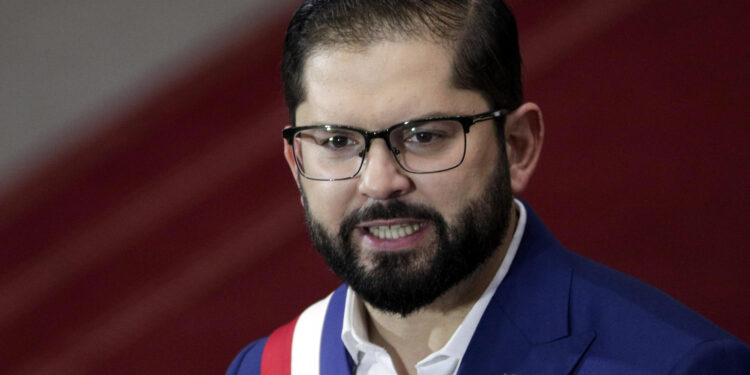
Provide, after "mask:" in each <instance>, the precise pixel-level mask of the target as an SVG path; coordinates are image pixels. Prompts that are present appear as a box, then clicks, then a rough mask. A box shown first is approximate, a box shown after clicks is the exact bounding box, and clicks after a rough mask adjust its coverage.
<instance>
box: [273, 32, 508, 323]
mask: <svg viewBox="0 0 750 375" xmlns="http://www.w3.org/2000/svg"><path fill="white" fill-rule="evenodd" d="M451 69H452V67H451V56H450V52H449V51H448V50H447V49H445V48H443V47H441V46H439V45H437V44H433V43H429V42H424V41H416V40H411V41H401V42H388V41H383V42H377V43H374V44H372V45H370V46H368V47H363V48H359V49H352V48H323V49H321V50H319V51H317V52H316V53H314V54H313V55H312V56H311V57H310V58H309V59H308V61H307V64H306V66H305V70H304V87H305V90H306V95H305V97H306V100H305V101H304V102H303V103H301V104H300V106H299V107H298V108H297V112H296V120H297V124H298V125H315V124H338V125H353V126H357V127H361V128H364V129H367V130H381V129H384V128H386V127H388V126H390V125H392V124H395V123H399V122H402V121H405V120H410V119H418V118H425V117H435V116H441V115H445V116H450V115H470V114H477V113H481V112H486V111H488V110H490V109H496V108H488V105H487V103H486V101H485V100H484V98H483V97H482V96H481V95H480V94H479V93H478V92H474V91H468V90H462V89H457V88H455V87H453V85H452V84H451ZM466 136H467V139H466V156H465V158H464V161H463V163H462V164H461V165H460V166H459V167H458V168H455V169H452V170H448V171H445V172H440V173H432V174H411V173H408V172H405V171H403V170H402V169H401V168H400V167H399V166H398V164H397V163H396V161H395V160H394V158H393V155H392V154H391V153H390V151H389V150H388V149H387V147H386V145H385V142H383V141H382V140H380V139H379V140H375V141H373V143H372V145H371V147H370V150H369V152H368V153H367V156H366V160H365V163H364V165H363V167H362V169H361V171H360V173H359V174H358V175H357V177H355V178H353V179H350V180H344V181H333V182H329V181H311V180H307V179H305V178H299V177H298V176H295V177H298V181H299V183H300V188H301V189H302V191H303V200H304V205H305V211H306V216H307V221H308V226H309V228H310V230H311V234H312V238H313V242H314V244H315V246H316V248H317V249H318V250H319V251H320V252H321V254H323V256H324V257H325V258H326V261H327V262H328V264H329V265H330V266H331V268H332V269H333V270H334V272H336V273H337V275H338V276H339V277H340V278H341V279H342V280H343V281H345V282H348V283H349V284H350V285H351V286H352V288H353V289H354V290H355V291H357V292H358V294H359V295H360V296H361V297H362V298H364V299H365V300H366V301H368V302H369V303H370V304H372V305H373V306H375V307H378V308H380V309H382V310H385V311H390V312H395V313H400V314H402V315H406V314H408V313H410V312H412V311H414V310H416V309H418V308H420V307H423V306H425V305H427V304H429V303H431V302H432V301H434V300H435V299H436V298H437V297H439V296H440V295H442V294H443V293H444V292H445V291H446V290H447V289H449V288H450V287H452V286H454V285H456V284H457V283H458V282H459V281H461V280H463V279H465V278H466V277H467V276H468V275H469V274H471V273H472V272H473V271H474V270H475V269H476V268H477V267H478V266H479V265H480V264H481V263H482V262H483V261H484V260H485V259H486V258H487V257H489V255H491V254H492V253H493V252H494V251H495V250H496V249H497V247H498V246H499V245H500V241H501V240H502V238H503V236H504V234H505V229H506V228H507V225H508V224H507V221H508V213H509V210H510V206H511V194H510V188H509V186H508V184H509V183H508V175H507V170H506V168H505V167H504V164H505V163H504V162H503V161H502V160H501V158H502V157H503V155H502V153H501V152H500V148H499V146H498V144H497V137H496V134H495V128H494V126H493V122H491V121H488V122H485V123H481V124H477V125H474V126H473V127H472V128H471V132H469V133H468V134H467V135H466ZM287 147H288V146H287ZM286 154H287V160H288V161H289V162H290V167H292V169H293V171H295V173H296V169H295V168H294V165H293V163H294V161H293V159H290V157H289V156H290V155H291V152H290V151H289V149H288V148H287V150H286ZM374 228H375V229H374ZM383 228H389V230H388V231H383V230H382V229H383ZM387 232H388V233H387Z"/></svg>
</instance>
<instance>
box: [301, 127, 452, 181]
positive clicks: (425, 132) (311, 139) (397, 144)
mask: <svg viewBox="0 0 750 375" xmlns="http://www.w3.org/2000/svg"><path fill="white" fill-rule="evenodd" d="M389 142H390V146H391V147H392V150H391V151H392V153H393V154H394V156H395V157H396V160H397V161H398V163H399V164H400V165H401V167H402V168H403V169H405V170H407V171H409V172H416V173H429V172H437V171H441V170H445V169H450V168H453V167H455V166H457V165H458V164H460V163H461V160H462V159H463V155H464V148H465V135H464V130H463V127H462V125H461V123H460V122H458V121H453V120H442V121H425V122H418V123H412V124H407V125H401V126H398V127H396V128H393V129H391V132H390V136H389ZM293 145H294V155H295V158H296V161H297V165H298V166H299V168H300V171H301V172H302V173H303V174H304V175H305V176H306V177H308V178H313V179H321V180H333V179H344V178H350V177H354V176H355V175H356V174H357V173H358V171H359V169H360V168H361V166H362V163H363V161H364V156H365V152H364V151H365V148H366V140H365V136H364V135H363V134H362V133H359V132H357V131H354V130H348V129H345V128H340V127H333V126H321V127H318V128H311V129H306V130H302V131H299V132H297V133H296V134H295V137H294V142H293Z"/></svg>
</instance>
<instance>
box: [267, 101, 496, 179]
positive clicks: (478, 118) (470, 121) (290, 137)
mask: <svg viewBox="0 0 750 375" xmlns="http://www.w3.org/2000/svg"><path fill="white" fill-rule="evenodd" d="M508 112H509V111H508V110H505V109H499V110H495V111H489V112H484V113H480V114H476V115H467V116H446V117H430V118H422V119H416V120H408V121H404V122H400V123H398V124H394V125H391V126H389V127H388V128H386V129H383V130H376V131H370V130H365V129H362V128H358V127H355V126H350V125H304V126H295V127H290V128H286V129H283V130H282V131H281V135H282V137H284V139H286V141H287V143H289V145H290V146H292V147H294V135H295V134H297V133H298V132H301V131H304V130H308V129H321V128H322V129H326V130H334V129H342V130H348V131H353V132H356V133H359V134H361V135H362V136H363V137H364V139H365V148H364V150H362V151H361V152H360V155H359V156H360V157H361V158H362V161H361V162H360V164H359V168H357V171H356V172H354V174H352V175H351V176H347V177H341V178H313V177H309V176H307V175H305V173H304V171H302V168H300V166H299V163H298V162H297V157H296V153H294V154H295V158H294V163H295V165H296V166H297V171H299V173H300V174H301V175H302V176H303V177H305V178H307V179H309V180H315V181H341V180H348V179H352V178H354V177H356V176H357V175H358V174H359V172H360V171H361V170H362V165H364V161H365V156H366V155H367V152H368V151H369V150H370V144H371V142H372V140H373V139H377V138H382V139H383V141H385V143H386V145H387V146H388V150H390V151H391V154H393V158H394V159H395V160H396V163H398V165H399V167H401V169H403V170H405V171H407V172H409V173H414V174H428V173H439V172H445V171H447V170H451V169H454V168H457V167H458V166H460V165H461V163H463V162H464V158H465V157H466V134H467V133H469V129H470V128H471V127H472V126H473V125H475V124H477V123H480V122H483V121H488V120H497V119H500V121H499V122H498V124H499V126H498V128H499V129H500V130H502V129H503V126H504V125H505V118H506V116H507V114H508ZM433 121H457V122H459V123H460V124H461V126H462V128H463V131H464V152H463V155H461V160H460V161H459V162H458V163H457V164H456V165H454V166H452V167H449V168H445V169H440V170H436V171H428V172H419V171H412V170H410V169H408V168H406V167H404V166H403V165H402V164H401V162H400V161H399V160H398V154H399V153H400V151H399V150H398V148H395V147H393V146H392V145H391V140H390V135H391V132H393V131H394V129H398V128H400V127H403V126H408V125H415V124H422V123H425V122H433Z"/></svg>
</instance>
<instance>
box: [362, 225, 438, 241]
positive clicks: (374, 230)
mask: <svg viewBox="0 0 750 375" xmlns="http://www.w3.org/2000/svg"><path fill="white" fill-rule="evenodd" d="M422 227H424V224H423V223H419V224H397V225H391V226H386V225H381V226H377V227H369V228H367V230H368V231H369V232H370V234H372V235H373V236H375V237H377V238H380V239H387V240H397V239H399V238H402V237H406V236H408V235H410V234H412V233H414V232H416V231H418V230H420V229H422Z"/></svg>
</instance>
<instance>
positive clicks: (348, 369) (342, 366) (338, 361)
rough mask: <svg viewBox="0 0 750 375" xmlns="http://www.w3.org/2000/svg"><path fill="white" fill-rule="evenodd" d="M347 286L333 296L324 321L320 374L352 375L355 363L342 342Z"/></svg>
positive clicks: (337, 290) (343, 286)
mask: <svg viewBox="0 0 750 375" xmlns="http://www.w3.org/2000/svg"><path fill="white" fill-rule="evenodd" d="M346 290H347V285H346V284H344V285H341V286H340V287H339V288H338V289H336V291H335V292H334V293H333V296H331V301H330V302H329V304H328V309H327V310H326V317H325V320H324V321H323V334H322V335H321V338H320V340H321V343H320V374H321V375H323V374H351V373H352V368H353V364H354V361H352V359H351V358H350V357H349V353H348V352H347V350H346V347H345V346H344V343H343V342H342V341H341V329H342V326H343V324H344V306H345V304H346Z"/></svg>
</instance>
